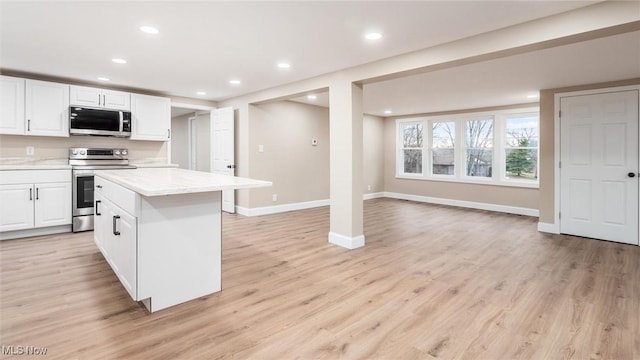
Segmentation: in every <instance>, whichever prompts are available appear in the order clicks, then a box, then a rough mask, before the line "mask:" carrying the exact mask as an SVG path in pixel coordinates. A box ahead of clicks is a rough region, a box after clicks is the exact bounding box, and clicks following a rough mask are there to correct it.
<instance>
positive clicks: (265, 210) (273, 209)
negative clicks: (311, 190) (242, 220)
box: [236, 199, 329, 216]
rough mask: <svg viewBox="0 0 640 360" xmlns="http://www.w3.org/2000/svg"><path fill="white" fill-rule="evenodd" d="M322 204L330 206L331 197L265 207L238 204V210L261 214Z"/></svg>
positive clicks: (241, 212)
mask: <svg viewBox="0 0 640 360" xmlns="http://www.w3.org/2000/svg"><path fill="white" fill-rule="evenodd" d="M321 206H329V199H326V200H314V201H305V202H299V203H293V204H282V205H275V206H264V207H257V208H245V207H241V206H236V212H237V213H238V214H240V215H244V216H260V215H269V214H277V213H283V212H287V211H294V210H304V209H311V208H316V207H321Z"/></svg>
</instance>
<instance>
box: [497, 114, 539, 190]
mask: <svg viewBox="0 0 640 360" xmlns="http://www.w3.org/2000/svg"><path fill="white" fill-rule="evenodd" d="M505 128H506V134H505V140H506V141H505V150H504V151H505V176H506V178H507V179H512V180H522V181H537V180H538V137H539V136H538V115H537V114H523V115H512V116H509V117H507V119H506V127H505Z"/></svg>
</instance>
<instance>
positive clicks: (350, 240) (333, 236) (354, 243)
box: [329, 232, 364, 250]
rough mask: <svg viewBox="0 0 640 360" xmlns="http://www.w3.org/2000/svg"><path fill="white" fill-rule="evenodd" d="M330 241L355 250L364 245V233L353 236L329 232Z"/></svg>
mask: <svg viewBox="0 0 640 360" xmlns="http://www.w3.org/2000/svg"><path fill="white" fill-rule="evenodd" d="M329 242H330V243H331V244H335V245H339V246H342V247H343V248H347V249H349V250H353V249H357V248H359V247H363V246H364V235H358V236H354V237H351V236H344V235H340V234H338V233H334V232H329Z"/></svg>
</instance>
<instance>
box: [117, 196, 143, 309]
mask: <svg viewBox="0 0 640 360" xmlns="http://www.w3.org/2000/svg"><path fill="white" fill-rule="evenodd" d="M115 209H117V210H116V211H115V213H116V214H114V215H112V218H111V220H112V233H113V237H112V238H111V240H110V241H111V244H110V246H111V248H110V257H111V260H112V261H113V270H114V271H115V272H116V275H118V278H119V279H120V282H122V285H123V286H124V287H125V289H127V292H128V293H129V295H130V296H131V298H133V300H137V284H136V279H137V266H136V263H137V261H136V259H137V250H136V249H137V246H136V244H137V235H138V234H137V223H136V218H135V217H133V216H132V215H130V214H129V213H127V212H125V211H122V209H120V208H118V207H115Z"/></svg>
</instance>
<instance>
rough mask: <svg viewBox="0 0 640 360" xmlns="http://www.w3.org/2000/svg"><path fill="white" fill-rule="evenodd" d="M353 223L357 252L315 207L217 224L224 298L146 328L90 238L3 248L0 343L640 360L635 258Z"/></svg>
mask: <svg viewBox="0 0 640 360" xmlns="http://www.w3.org/2000/svg"><path fill="white" fill-rule="evenodd" d="M364 209H365V217H364V225H365V227H364V229H365V237H366V246H365V247H363V248H359V249H356V250H346V249H343V248H340V247H338V246H335V245H331V244H329V243H328V242H327V234H328V232H329V225H328V223H329V221H328V220H329V213H328V208H326V207H324V208H316V209H309V210H303V211H296V212H290V213H283V214H275V215H266V216H260V217H251V218H248V217H243V216H239V215H228V214H225V215H224V216H223V242H222V251H223V253H222V271H223V273H222V286H223V291H221V292H219V293H216V294H212V295H209V296H205V297H202V298H199V299H196V300H193V301H190V302H187V303H185V304H181V305H178V306H174V307H171V308H169V309H166V310H162V311H159V312H157V313H153V314H149V313H147V312H146V311H145V310H144V308H143V307H142V306H141V305H139V304H137V303H135V302H133V301H132V300H131V299H130V298H129V296H128V294H127V292H126V291H125V290H124V288H123V287H122V286H121V285H120V283H119V282H118V279H117V278H116V276H115V275H114V273H113V272H112V271H111V269H110V268H109V265H108V264H107V263H106V262H105V260H104V259H103V257H102V255H101V254H100V253H99V251H98V250H97V248H96V247H95V245H94V243H93V240H92V233H91V232H88V233H79V234H60V235H52V236H40V237H33V238H28V239H19V240H9V241H2V242H0V290H1V291H0V343H1V344H2V345H5V346H7V345H14V346H18V345H22V346H26V345H32V346H38V347H46V348H47V349H48V352H47V358H51V359H87V358H104V359H337V358H341V359H560V358H573V359H638V358H640V248H639V247H637V246H630V245H623V244H616V243H611V242H604V241H596V240H590V239H585V238H578V237H571V236H563V235H549V234H544V233H539V232H537V230H536V227H537V219H536V218H531V217H525V216H517V215H509V214H501V213H495V212H489V211H481V210H468V209H461V208H454V207H447V206H439V205H428V204H421V203H414V202H409V201H402V200H393V199H374V200H368V201H366V202H365V208H364ZM180 240H181V239H176V241H180ZM6 357H7V358H11V356H6Z"/></svg>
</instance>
